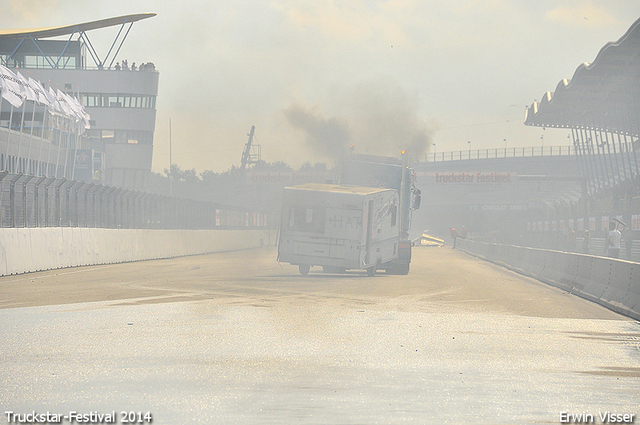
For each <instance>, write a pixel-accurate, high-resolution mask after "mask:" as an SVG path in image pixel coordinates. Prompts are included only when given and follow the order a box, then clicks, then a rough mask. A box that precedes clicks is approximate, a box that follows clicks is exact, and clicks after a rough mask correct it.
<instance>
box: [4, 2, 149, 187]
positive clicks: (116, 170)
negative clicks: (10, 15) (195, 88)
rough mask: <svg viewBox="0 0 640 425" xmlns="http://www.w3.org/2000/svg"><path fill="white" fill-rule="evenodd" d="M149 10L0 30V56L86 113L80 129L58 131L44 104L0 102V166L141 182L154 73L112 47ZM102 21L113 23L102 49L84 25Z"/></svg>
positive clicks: (121, 183)
mask: <svg viewBox="0 0 640 425" xmlns="http://www.w3.org/2000/svg"><path fill="white" fill-rule="evenodd" d="M153 16H155V14H152V13H148V14H137V15H127V16H121V17H116V18H110V19H104V20H99V21H93V22H88V23H81V24H75V25H69V26H61V27H53V28H43V29H31V30H5V31H0V64H2V65H4V66H5V67H7V68H9V69H10V70H11V71H13V72H17V73H20V75H22V76H23V77H25V78H26V79H29V78H31V79H34V80H36V81H39V82H40V83H42V85H43V86H44V89H45V90H49V89H52V91H53V92H57V90H60V91H61V92H63V93H65V94H67V95H70V96H71V97H74V98H77V99H79V100H80V102H81V103H82V105H83V106H84V108H85V110H86V112H87V113H88V114H89V115H90V120H89V128H88V129H87V130H85V132H84V134H83V135H82V137H74V138H70V139H68V140H67V139H66V138H63V139H60V138H56V137H54V133H55V129H51V127H50V126H51V120H47V119H46V118H45V117H46V116H47V114H46V111H45V109H46V108H43V107H39V106H38V105H35V104H34V105H31V104H28V103H25V105H24V106H23V107H20V108H17V107H13V106H12V105H11V104H10V103H9V102H7V101H6V100H5V101H4V102H2V103H1V104H0V109H1V111H0V157H1V159H2V161H1V162H2V163H1V164H0V165H2V169H3V170H5V171H8V172H10V173H22V174H34V175H41V176H47V177H58V178H60V177H64V178H66V179H69V180H70V179H75V180H83V181H87V182H94V183H100V184H105V185H109V186H115V187H124V188H130V189H145V188H147V187H148V180H149V175H150V172H151V162H152V155H153V138H154V131H155V120H156V97H157V94H158V76H159V74H158V72H157V70H156V69H155V66H154V65H153V64H151V63H150V62H148V63H144V64H142V63H138V66H136V68H135V70H134V69H132V67H131V65H133V63H131V64H128V66H127V67H126V69H125V68H124V67H123V66H122V65H121V64H120V62H119V61H117V55H118V52H119V51H120V48H121V46H122V44H123V43H124V41H125V39H126V38H127V35H128V34H129V31H130V30H131V27H132V25H133V24H134V23H135V22H138V21H141V20H143V19H147V18H150V17H153ZM106 27H120V29H119V31H118V33H117V35H116V37H115V39H114V41H113V44H112V46H111V48H110V49H109V50H108V53H107V54H106V56H104V57H101V56H100V55H99V54H98V52H97V51H96V49H95V48H94V46H93V44H92V43H91V41H90V39H89V35H88V32H89V31H92V30H96V29H100V28H106ZM140 59H142V60H145V59H144V58H140ZM25 133H28V135H25ZM27 139H28V140H29V142H28V145H29V148H28V149H26V148H25V145H26V142H25V140H27Z"/></svg>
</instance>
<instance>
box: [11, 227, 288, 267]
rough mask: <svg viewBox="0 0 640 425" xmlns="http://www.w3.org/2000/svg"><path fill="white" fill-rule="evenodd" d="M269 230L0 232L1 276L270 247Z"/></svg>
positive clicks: (53, 229) (55, 229) (60, 229)
mask: <svg viewBox="0 0 640 425" xmlns="http://www.w3.org/2000/svg"><path fill="white" fill-rule="evenodd" d="M275 234H276V232H275V231H273V230H271V231H269V230H263V229H259V230H254V229H252V230H156V229H96V228H72V227H48V228H21V229H16V228H2V229H0V243H1V244H2V249H1V250H0V276H5V275H10V274H18V273H26V272H34V271H40V270H50V269H57V268H62V267H75V266H86V265H93V264H110V263H121V262H127V261H138V260H151V259H157V258H170V257H180V256H185V255H194V254H205V253H210V252H224V251H235V250H239V249H247V248H254V247H259V246H261V245H271V244H274V243H275Z"/></svg>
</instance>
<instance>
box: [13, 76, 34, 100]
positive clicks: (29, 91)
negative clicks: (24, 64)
mask: <svg viewBox="0 0 640 425" xmlns="http://www.w3.org/2000/svg"><path fill="white" fill-rule="evenodd" d="M16 77H17V78H18V82H19V84H20V85H21V86H22V91H23V93H24V95H25V97H26V98H27V100H32V101H34V102H37V101H38V95H37V94H36V92H35V91H34V90H33V88H31V84H29V81H28V80H27V79H26V78H24V77H23V76H22V74H20V72H18V71H16Z"/></svg>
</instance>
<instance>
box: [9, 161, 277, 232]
mask: <svg viewBox="0 0 640 425" xmlns="http://www.w3.org/2000/svg"><path fill="white" fill-rule="evenodd" d="M267 226H268V216H267V214H266V213H265V212H259V211H250V210H246V209H241V208H234V207H229V206H224V205H220V204H215V203H212V202H205V201H196V200H190V199H180V198H174V197H168V196H162V195H155V194H151V193H145V192H139V191H133V190H128V189H123V188H116V187H111V186H103V185H97V184H92V183H85V182H81V181H75V180H67V179H56V178H53V177H39V176H34V175H26V174H12V173H9V172H7V171H2V172H0V227H90V228H91V227H98V228H128V229H215V228H251V227H254V228H266V227H267Z"/></svg>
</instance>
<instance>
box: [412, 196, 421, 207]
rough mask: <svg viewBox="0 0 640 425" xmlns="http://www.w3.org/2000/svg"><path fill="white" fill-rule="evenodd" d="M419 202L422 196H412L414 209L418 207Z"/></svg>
mask: <svg viewBox="0 0 640 425" xmlns="http://www.w3.org/2000/svg"><path fill="white" fill-rule="evenodd" d="M420 202H422V196H421V195H416V197H415V198H413V209H414V210H417V209H420Z"/></svg>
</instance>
